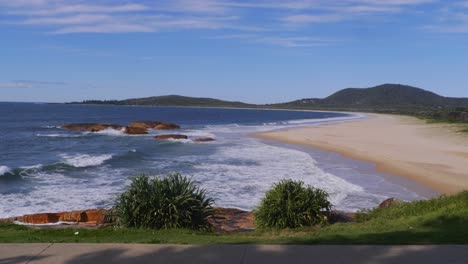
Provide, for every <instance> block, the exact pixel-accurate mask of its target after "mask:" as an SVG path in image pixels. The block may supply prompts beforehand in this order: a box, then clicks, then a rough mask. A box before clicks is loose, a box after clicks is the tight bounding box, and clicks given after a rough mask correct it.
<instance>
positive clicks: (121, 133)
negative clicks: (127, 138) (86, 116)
mask: <svg viewBox="0 0 468 264" xmlns="http://www.w3.org/2000/svg"><path fill="white" fill-rule="evenodd" d="M83 134H85V135H89V134H98V135H105V136H124V135H125V128H122V129H113V128H110V127H109V128H106V129H104V130H101V131H98V132H88V131H87V132H83Z"/></svg>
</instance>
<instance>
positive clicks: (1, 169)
mask: <svg viewBox="0 0 468 264" xmlns="http://www.w3.org/2000/svg"><path fill="white" fill-rule="evenodd" d="M7 173H11V169H10V168H9V167H7V166H0V176H3V175H5V174H7Z"/></svg>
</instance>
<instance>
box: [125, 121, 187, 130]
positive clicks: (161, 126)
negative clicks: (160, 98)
mask: <svg viewBox="0 0 468 264" xmlns="http://www.w3.org/2000/svg"><path fill="white" fill-rule="evenodd" d="M130 127H139V128H145V129H154V130H169V129H179V128H180V126H179V125H176V124H173V123H167V122H160V121H136V122H131V123H130Z"/></svg>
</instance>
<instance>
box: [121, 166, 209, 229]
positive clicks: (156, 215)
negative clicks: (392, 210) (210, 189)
mask: <svg viewBox="0 0 468 264" xmlns="http://www.w3.org/2000/svg"><path fill="white" fill-rule="evenodd" d="M212 204H213V199H211V198H207V197H206V191H205V190H203V189H200V188H199V187H197V186H196V184H195V182H194V181H193V180H191V179H189V178H187V177H184V176H181V175H180V174H178V173H173V174H168V175H166V176H164V177H162V178H158V177H148V176H145V175H142V176H137V177H133V178H132V183H131V185H130V186H129V188H128V189H127V190H126V191H125V192H124V193H123V194H121V195H120V196H119V197H118V199H117V201H116V204H115V207H114V209H115V214H116V215H117V217H118V218H119V223H120V224H121V225H122V226H125V227H139V228H153V229H168V228H192V229H205V228H206V227H207V226H208V222H207V218H208V217H209V216H210V215H212V214H213V210H212V206H211V205H212Z"/></svg>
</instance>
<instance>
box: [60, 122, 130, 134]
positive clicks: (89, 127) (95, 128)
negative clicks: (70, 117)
mask: <svg viewBox="0 0 468 264" xmlns="http://www.w3.org/2000/svg"><path fill="white" fill-rule="evenodd" d="M62 128H63V129H68V130H78V131H90V132H99V131H102V130H105V129H108V128H112V129H115V130H121V129H123V128H124V126H121V125H114V124H89V123H83V124H68V125H63V126H62Z"/></svg>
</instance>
